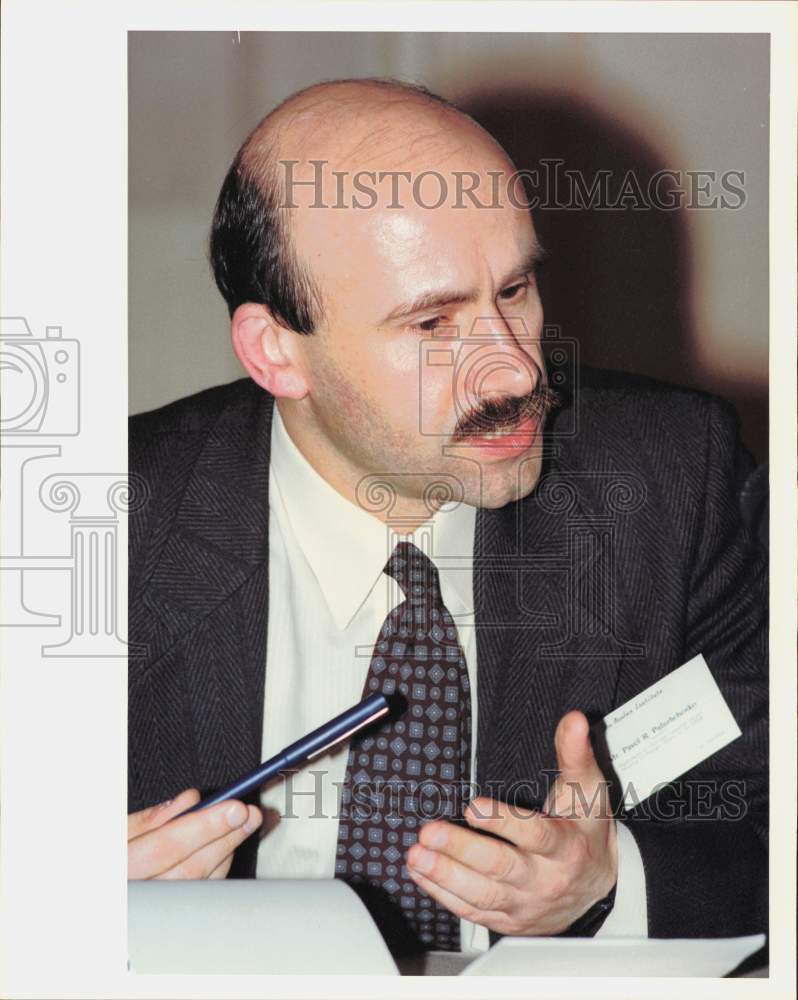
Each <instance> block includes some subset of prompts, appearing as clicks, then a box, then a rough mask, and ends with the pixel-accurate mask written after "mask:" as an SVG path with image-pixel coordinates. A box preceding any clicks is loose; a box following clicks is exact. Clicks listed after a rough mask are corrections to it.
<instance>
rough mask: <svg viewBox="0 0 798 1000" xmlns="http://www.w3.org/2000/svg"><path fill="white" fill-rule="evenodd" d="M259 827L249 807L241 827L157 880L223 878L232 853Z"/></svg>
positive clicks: (252, 807) (258, 821)
mask: <svg viewBox="0 0 798 1000" xmlns="http://www.w3.org/2000/svg"><path fill="white" fill-rule="evenodd" d="M259 825H260V814H259V813H258V811H257V810H256V809H255V807H254V806H250V807H249V817H248V819H247V821H246V823H245V824H244V825H243V826H241V827H239V828H238V829H236V830H231V832H230V833H228V834H227V835H226V836H224V837H220V838H219V839H218V840H213V841H211V843H209V844H206V845H205V846H204V847H201V848H200V849H199V850H198V851H195V852H194V853H193V854H192V855H191V856H190V857H188V858H186V859H185V860H183V861H181V862H180V863H179V864H177V865H175V866H174V867H173V868H170V869H169V870H168V871H166V872H163V873H162V874H161V875H158V876H156V877H157V878H159V879H204V878H224V877H225V876H226V875H227V872H228V871H229V869H230V865H231V864H232V860H233V852H234V851H235V849H236V848H237V847H238V845H239V844H241V843H243V841H244V840H246V838H247V837H248V836H249V835H250V833H252V832H254V830H255V829H257V827H258V826H259Z"/></svg>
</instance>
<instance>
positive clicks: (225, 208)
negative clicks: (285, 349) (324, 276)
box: [209, 151, 321, 333]
mask: <svg viewBox="0 0 798 1000" xmlns="http://www.w3.org/2000/svg"><path fill="white" fill-rule="evenodd" d="M266 174H267V177H268V179H267V178H264V181H265V183H264V182H261V181H259V179H257V178H256V177H254V176H253V174H252V172H251V171H250V170H249V169H248V168H247V166H245V164H244V162H243V157H242V152H241V151H239V153H238V155H237V156H236V158H235V160H233V163H232V166H231V167H230V169H229V170H228V172H227V176H226V177H225V179H224V183H223V184H222V188H221V191H220V192H219V198H218V199H217V202H216V209H215V211H214V213H213V224H212V226H211V235H210V248H209V249H210V262H211V267H212V268H213V275H214V278H215V279H216V284H217V286H218V288H219V291H220V292H221V293H222V297H223V298H224V300H225V302H226V303H227V309H228V311H229V313H230V315H231V316H232V315H233V313H234V312H235V310H236V309H237V308H238V307H239V306H240V305H243V304H244V303H245V302H258V303H262V304H263V305H265V306H267V307H268V309H269V310H270V312H271V313H272V315H273V316H274V318H275V319H276V320H277V321H278V322H280V323H282V324H284V325H285V326H287V327H288V328H289V329H291V330H294V331H296V332H297V333H313V330H314V329H315V326H316V323H317V322H318V314H319V312H320V306H321V303H320V297H319V293H318V291H317V289H316V287H315V285H314V284H313V281H312V280H311V278H310V276H309V275H307V274H306V273H305V272H304V270H303V269H302V267H301V266H300V264H299V262H298V261H297V260H296V257H295V255H294V253H293V249H292V247H291V241H290V234H289V232H288V220H287V218H286V215H285V213H286V212H287V211H288V210H287V209H285V208H282V209H281V207H280V202H279V183H278V181H277V178H276V176H273V175H274V174H276V171H274V170H267V171H266Z"/></svg>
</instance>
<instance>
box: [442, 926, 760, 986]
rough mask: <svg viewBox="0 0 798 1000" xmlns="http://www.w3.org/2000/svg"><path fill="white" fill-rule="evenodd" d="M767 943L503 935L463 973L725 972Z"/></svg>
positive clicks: (684, 974)
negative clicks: (503, 936)
mask: <svg viewBox="0 0 798 1000" xmlns="http://www.w3.org/2000/svg"><path fill="white" fill-rule="evenodd" d="M764 943H765V935H764V934H751V935H749V936H747V937H737V938H518V937H505V938H501V940H499V941H498V942H497V943H496V944H495V945H494V946H493V947H492V948H491V949H490V951H488V952H486V953H485V954H484V955H482V956H481V957H480V958H478V959H476V960H475V961H473V962H472V963H471V964H470V965H469V966H468V967H467V968H466V969H465V970H464V971H463V972H461V973H460V975H462V976H646V977H651V976H668V977H673V976H680V977H708V976H709V977H718V976H725V975H727V974H728V973H729V972H731V971H732V970H733V969H735V968H737V966H738V965H739V964H740V963H741V962H742V961H743V960H744V959H746V958H748V956H749V955H753V954H754V952H756V951H759V949H760V948H761V947H762V946H763V945H764Z"/></svg>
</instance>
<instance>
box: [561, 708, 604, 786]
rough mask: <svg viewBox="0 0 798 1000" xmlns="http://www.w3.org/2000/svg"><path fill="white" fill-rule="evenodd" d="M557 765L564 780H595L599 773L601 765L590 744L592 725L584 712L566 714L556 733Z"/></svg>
mask: <svg viewBox="0 0 798 1000" xmlns="http://www.w3.org/2000/svg"><path fill="white" fill-rule="evenodd" d="M554 748H555V750H556V751H557V767H558V768H559V771H560V777H561V778H562V779H563V780H564V781H584V780H585V779H586V778H587V779H590V780H593V779H595V777H596V774H597V773H598V774H599V775H600V774H601V772H600V771H599V766H598V764H597V763H596V758H595V756H594V755H593V747H592V746H591V744H590V726H589V724H588V721H587V718H586V716H585V715H584V714H583V713H582V712H568V713H567V715H564V716H563V717H562V718H561V719H560V721H559V723H558V725H557V731H556V732H555V734H554Z"/></svg>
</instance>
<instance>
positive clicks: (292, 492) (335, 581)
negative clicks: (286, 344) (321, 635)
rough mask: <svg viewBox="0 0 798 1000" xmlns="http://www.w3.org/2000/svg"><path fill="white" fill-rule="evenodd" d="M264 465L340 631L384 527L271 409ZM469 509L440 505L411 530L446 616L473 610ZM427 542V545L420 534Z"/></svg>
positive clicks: (375, 563)
mask: <svg viewBox="0 0 798 1000" xmlns="http://www.w3.org/2000/svg"><path fill="white" fill-rule="evenodd" d="M271 467H272V471H273V473H274V475H275V477H276V480H277V485H278V487H279V490H280V495H281V497H282V499H283V502H284V505H285V510H286V516H287V517H288V519H289V521H290V524H291V530H292V531H293V533H294V536H295V538H296V541H297V544H298V545H299V547H300V549H301V550H302V554H303V555H304V557H305V559H306V560H307V562H308V565H309V566H310V568H311V570H312V571H313V574H314V576H315V577H316V579H317V581H318V583H319V586H320V588H321V591H322V594H323V595H324V598H325V600H326V601H327V605H328V607H329V609H330V612H331V614H332V617H333V620H334V621H335V624H336V625H337V626H338V628H340V629H345V628H346V627H347V626H348V625H349V623H350V622H351V621H352V619H353V618H354V616H355V614H356V613H357V611H358V610H359V609H360V607H361V606H362V604H363V602H364V601H365V600H366V598H367V597H368V596H369V594H370V593H371V590H372V589H373V587H374V585H375V583H376V582H377V580H378V579H379V577H380V574H381V573H382V570H383V568H384V566H385V563H386V562H387V561H388V558H389V556H390V554H391V551H392V549H393V544H395V540H396V539H395V538H394V539H393V540H392V538H391V532H390V529H389V527H388V525H386V524H384V523H383V522H382V521H380V520H378V519H377V518H376V517H374V515H373V514H369V513H368V512H367V511H365V510H363V509H362V508H361V507H358V506H357V505H356V504H354V503H352V502H351V501H349V500H347V499H346V498H345V497H343V496H342V495H341V494H340V493H339V492H338V491H337V490H336V489H334V488H333V487H332V486H331V485H330V484H329V483H328V482H327V481H326V480H325V479H323V478H322V476H320V475H319V473H318V472H316V470H315V469H314V468H313V466H312V465H311V464H310V463H309V462H308V460H307V459H306V458H305V456H304V455H303V454H302V452H301V451H300V450H299V448H297V446H296V445H295V444H294V442H293V441H292V440H291V438H290V436H289V434H288V431H287V430H286V427H285V424H284V423H283V421H282V418H281V417H280V411H279V410H278V408H277V407H276V406H275V408H274V418H273V421H272V436H271ZM475 521H476V509H475V508H474V507H470V506H468V505H467V504H464V503H458V504H449V505H447V506H445V507H443V508H441V509H440V510H439V511H438V512H437V513H436V514H435V516H434V517H433V518H431V519H430V521H429V522H426V523H425V524H423V525H421V526H420V527H419V528H417V529H416V531H415V532H413V534H411V535H407V536H403V537H406V538H407V540H408V541H415V542H416V544H418V545H419V548H422V549H423V550H424V551H425V552H428V553H430V554H431V558H432V559H433V560H434V561H435V562H436V565H437V566H438V572H439V576H440V580H441V589H442V590H443V591H444V600H445V601H446V603H447V606H449V605H450V604H451V605H454V606H450V607H449V610H450V611H451V612H453V613H460V614H468V613H470V612H471V611H472V610H473V596H472V594H473V582H472V569H471V566H472V559H473V548H474V525H475ZM424 536H426V537H429V538H431V539H434V548H433V549H430V547H429V545H427V544H424V543H423V541H422V539H423V537H424Z"/></svg>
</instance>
